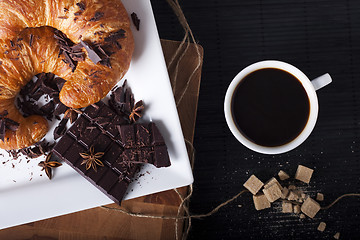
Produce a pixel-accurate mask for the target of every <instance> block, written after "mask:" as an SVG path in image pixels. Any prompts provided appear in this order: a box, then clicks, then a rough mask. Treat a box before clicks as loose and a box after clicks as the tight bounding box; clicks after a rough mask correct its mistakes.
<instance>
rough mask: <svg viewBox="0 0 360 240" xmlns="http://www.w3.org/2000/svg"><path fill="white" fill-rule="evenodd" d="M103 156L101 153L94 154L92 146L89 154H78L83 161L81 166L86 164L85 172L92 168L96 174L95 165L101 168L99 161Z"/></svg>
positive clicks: (101, 164)
mask: <svg viewBox="0 0 360 240" xmlns="http://www.w3.org/2000/svg"><path fill="white" fill-rule="evenodd" d="M103 155H104V153H103V152H98V153H95V150H94V146H91V147H90V150H89V153H80V156H81V157H82V158H83V159H84V160H83V161H82V162H81V165H83V164H86V170H88V169H89V168H91V167H92V168H93V169H94V170H95V172H97V169H96V165H99V166H100V167H103V166H104V164H103V163H102V162H101V161H100V158H101V157H102V156H103Z"/></svg>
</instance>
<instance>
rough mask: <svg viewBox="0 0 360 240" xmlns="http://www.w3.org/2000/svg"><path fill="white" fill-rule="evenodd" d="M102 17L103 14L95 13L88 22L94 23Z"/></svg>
mask: <svg viewBox="0 0 360 240" xmlns="http://www.w3.org/2000/svg"><path fill="white" fill-rule="evenodd" d="M103 16H104V13H103V12H96V13H95V15H94V17H92V18H91V19H90V20H89V21H90V22H96V21H98V20H99V19H100V18H102V17H103Z"/></svg>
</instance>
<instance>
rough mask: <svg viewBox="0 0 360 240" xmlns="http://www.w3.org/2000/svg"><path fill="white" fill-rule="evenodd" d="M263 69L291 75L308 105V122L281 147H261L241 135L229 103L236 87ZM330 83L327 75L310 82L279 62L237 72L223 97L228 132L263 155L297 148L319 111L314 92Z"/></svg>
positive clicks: (272, 61)
mask: <svg viewBox="0 0 360 240" xmlns="http://www.w3.org/2000/svg"><path fill="white" fill-rule="evenodd" d="M263 68H275V69H280V70H283V71H286V72H288V73H290V74H292V75H293V76H294V77H296V78H297V79H298V80H299V81H300V83H301V84H302V86H303V87H304V89H305V91H306V93H307V96H308V99H309V103H310V113H309V117H308V121H307V123H306V125H305V127H304V129H303V130H302V132H301V133H300V134H299V135H298V136H297V137H296V138H295V139H293V140H292V141H290V142H288V143H286V144H284V145H281V146H275V147H268V146H261V145H258V144H256V143H254V142H253V141H251V140H249V139H248V138H246V137H245V136H244V135H243V134H242V133H241V131H240V130H239V129H238V127H237V126H236V123H235V120H234V117H233V114H232V109H231V102H232V97H233V95H234V92H235V90H236V87H237V86H238V85H239V83H240V82H241V81H242V80H243V79H244V78H245V77H246V76H247V75H249V74H250V73H252V72H254V71H256V70H259V69H263ZM331 82H332V79H331V77H330V75H329V74H328V73H326V74H324V75H322V76H320V77H318V78H315V79H314V80H312V81H310V80H309V78H308V77H307V76H306V75H305V74H304V73H303V72H302V71H300V70H299V69H298V68H296V67H294V66H292V65H290V64H288V63H285V62H281V61H276V60H266V61H261V62H257V63H254V64H251V65H250V66H248V67H246V68H244V69H243V70H242V71H241V72H239V73H238V74H237V75H236V76H235V78H234V79H233V80H232V82H231V83H230V85H229V87H228V89H227V92H226V95H225V101H224V112H225V118H226V122H227V124H228V126H229V128H230V131H231V132H232V134H233V135H234V136H235V137H236V138H237V140H238V141H239V142H241V143H242V144H243V145H244V146H246V147H248V148H249V149H251V150H253V151H256V152H259V153H264V154H280V153H284V152H288V151H290V150H292V149H294V148H296V147H298V146H299V145H300V144H301V143H303V142H304V141H305V140H306V139H307V138H308V137H309V135H310V133H311V132H312V130H313V129H314V127H315V123H316V120H317V116H318V111H319V105H318V99H317V95H316V90H318V89H320V88H322V87H324V86H326V85H328V84H329V83H331Z"/></svg>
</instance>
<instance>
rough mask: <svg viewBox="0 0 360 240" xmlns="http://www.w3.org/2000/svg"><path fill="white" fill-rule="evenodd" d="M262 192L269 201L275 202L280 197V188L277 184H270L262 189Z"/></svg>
mask: <svg viewBox="0 0 360 240" xmlns="http://www.w3.org/2000/svg"><path fill="white" fill-rule="evenodd" d="M263 192H264V194H265V196H266V197H267V199H268V200H269V202H275V201H276V200H278V199H279V198H280V197H281V189H280V187H279V185H278V184H276V183H273V184H272V185H271V186H268V187H267V188H264V189H263Z"/></svg>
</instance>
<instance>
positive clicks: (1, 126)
mask: <svg viewBox="0 0 360 240" xmlns="http://www.w3.org/2000/svg"><path fill="white" fill-rule="evenodd" d="M5 133H6V130H5V121H4V119H0V139H1V140H2V141H4V139H5Z"/></svg>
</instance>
